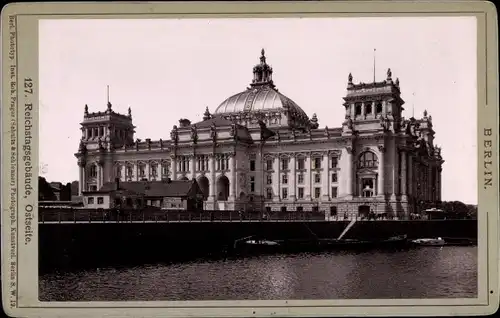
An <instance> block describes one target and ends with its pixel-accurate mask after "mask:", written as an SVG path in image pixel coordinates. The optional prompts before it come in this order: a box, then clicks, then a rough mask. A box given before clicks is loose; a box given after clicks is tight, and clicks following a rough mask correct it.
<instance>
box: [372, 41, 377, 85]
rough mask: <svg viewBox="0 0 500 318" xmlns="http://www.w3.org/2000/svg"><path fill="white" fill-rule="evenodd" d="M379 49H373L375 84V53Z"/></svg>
mask: <svg viewBox="0 0 500 318" xmlns="http://www.w3.org/2000/svg"><path fill="white" fill-rule="evenodd" d="M376 51H377V49H373V82H374V83H375V53H376Z"/></svg>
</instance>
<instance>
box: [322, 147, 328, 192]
mask: <svg viewBox="0 0 500 318" xmlns="http://www.w3.org/2000/svg"><path fill="white" fill-rule="evenodd" d="M321 161H322V162H321V169H322V170H321V201H329V200H330V189H329V184H330V182H328V180H329V172H330V170H329V169H328V168H329V161H330V160H329V157H328V152H325V153H323V158H322V160H321Z"/></svg>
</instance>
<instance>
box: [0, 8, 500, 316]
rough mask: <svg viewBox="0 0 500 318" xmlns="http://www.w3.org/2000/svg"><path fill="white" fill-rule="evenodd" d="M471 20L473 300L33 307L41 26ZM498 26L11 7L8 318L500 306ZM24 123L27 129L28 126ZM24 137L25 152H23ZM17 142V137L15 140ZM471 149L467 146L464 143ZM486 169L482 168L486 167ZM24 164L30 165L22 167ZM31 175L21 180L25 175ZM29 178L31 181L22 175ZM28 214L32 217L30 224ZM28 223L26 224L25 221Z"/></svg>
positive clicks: (5, 242)
mask: <svg viewBox="0 0 500 318" xmlns="http://www.w3.org/2000/svg"><path fill="white" fill-rule="evenodd" d="M394 16H398V17H415V16H475V17H476V19H477V63H478V64H477V74H478V77H477V87H478V120H477V125H478V127H477V129H478V144H477V151H478V153H477V155H478V188H479V189H478V228H479V231H478V286H479V287H478V288H479V289H478V297H477V298H476V299H467V298H466V299H370V300H352V299H349V300H266V301H261V300H258V301H148V302H143V301H129V302H40V301H39V300H38V236H37V229H38V228H37V224H38V219H37V202H38V195H37V194H38V182H36V180H37V177H38V166H39V158H38V147H39V145H38V140H37V134H38V127H39V122H38V116H39V115H38V110H39V103H38V87H39V85H38V36H39V34H38V21H39V19H92V18H97V19H103V18H107V19H144V18H153V19H161V18H214V19H215V18H250V17H259V18H273V17H275V18H278V17H280V18H283V17H332V18H333V17H394ZM497 47H498V24H497V13H496V8H495V6H494V5H493V4H492V3H490V2H486V1H431V2H411V1H398V2H395V1H301V2H299V1H287V2H170V3H130V2H127V3H120V2H116V3H12V4H9V5H7V6H5V7H4V8H3V10H2V53H3V54H2V71H3V72H2V76H3V81H2V83H3V85H2V101H3V103H2V105H3V107H2V115H3V116H2V124H1V125H2V137H1V138H2V178H1V180H2V181H1V183H2V184H1V190H2V207H3V208H2V247H3V249H2V295H3V299H2V301H3V306H4V310H5V311H6V313H8V314H9V315H11V316H27V315H37V316H38V315H54V314H61V313H62V312H64V316H66V315H67V316H72V315H78V316H82V315H89V316H95V315H104V314H106V315H120V316H123V315H127V316H134V315H141V316H145V315H147V316H159V315H162V316H172V317H177V316H200V317H201V316H205V317H211V316H219V315H220V316H259V317H264V316H316V317H318V316H331V315H349V316H352V315H360V314H361V313H363V314H367V315H404V316H407V315H422V316H423V315H472V314H474V315H476V314H488V313H494V312H495V311H496V310H497V309H498V303H499V291H498V286H499V276H498V272H499V266H498V265H499V264H498V252H499V248H498V246H499V245H498V242H499V231H498V225H499V203H498V197H499V187H498V113H499V112H498V49H497ZM28 121H29V125H28V124H27V122H28ZM28 135H30V136H32V137H33V140H32V141H31V148H30V154H27V153H26V150H24V149H23V146H25V144H23V142H21V139H22V140H25V137H26V136H28ZM21 136H22V138H21ZM471 146H473V145H471ZM487 162H490V163H489V164H487ZM28 167H31V168H29V169H27V168H28ZM28 170H29V173H28ZM28 174H29V175H28ZM26 214H29V215H30V216H32V220H31V217H30V219H29V220H31V221H30V222H31V223H30V222H28V221H29V220H28V218H26ZM28 223H29V224H28Z"/></svg>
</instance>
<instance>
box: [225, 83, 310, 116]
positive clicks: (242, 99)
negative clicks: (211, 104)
mask: <svg viewBox="0 0 500 318" xmlns="http://www.w3.org/2000/svg"><path fill="white" fill-rule="evenodd" d="M268 110H277V111H279V110H288V111H289V112H290V113H296V114H297V115H298V116H301V117H302V116H303V117H305V118H307V115H306V113H305V112H304V111H303V110H302V108H300V107H299V106H298V105H297V104H296V103H295V102H294V101H293V100H291V99H290V98H288V97H286V96H285V95H283V94H281V93H279V92H278V91H276V90H275V89H274V88H272V87H269V86H259V87H252V88H249V89H247V90H246V91H243V92H241V93H238V94H236V95H233V96H231V97H229V98H228V99H226V100H225V101H224V102H222V103H221V104H220V106H219V107H217V109H216V110H215V114H227V113H240V112H259V111H268Z"/></svg>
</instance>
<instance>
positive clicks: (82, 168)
mask: <svg viewBox="0 0 500 318" xmlns="http://www.w3.org/2000/svg"><path fill="white" fill-rule="evenodd" d="M78 166H79V167H78V169H79V170H80V171H79V172H80V177H79V180H78V195H79V196H81V195H82V192H83V191H85V163H84V162H80V163H78Z"/></svg>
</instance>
